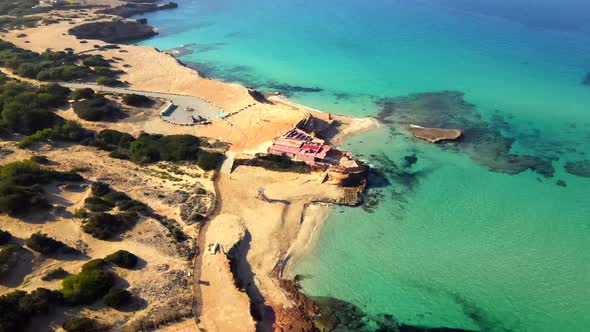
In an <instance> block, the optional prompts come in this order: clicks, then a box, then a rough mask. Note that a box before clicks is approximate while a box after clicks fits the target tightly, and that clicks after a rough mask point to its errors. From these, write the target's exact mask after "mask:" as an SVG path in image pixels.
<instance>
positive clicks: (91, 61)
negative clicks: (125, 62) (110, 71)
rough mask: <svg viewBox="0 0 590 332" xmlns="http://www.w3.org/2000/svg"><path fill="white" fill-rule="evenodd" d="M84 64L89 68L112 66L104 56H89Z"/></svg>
mask: <svg viewBox="0 0 590 332" xmlns="http://www.w3.org/2000/svg"><path fill="white" fill-rule="evenodd" d="M82 63H83V64H84V65H85V66H89V67H108V66H110V65H111V64H110V63H109V61H108V60H105V59H104V58H103V57H102V55H87V56H85V57H84V60H82Z"/></svg>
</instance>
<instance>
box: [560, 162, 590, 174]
mask: <svg viewBox="0 0 590 332" xmlns="http://www.w3.org/2000/svg"><path fill="white" fill-rule="evenodd" d="M565 171H566V172H568V173H570V174H572V175H575V176H580V177H584V178H590V160H580V161H568V162H567V163H565Z"/></svg>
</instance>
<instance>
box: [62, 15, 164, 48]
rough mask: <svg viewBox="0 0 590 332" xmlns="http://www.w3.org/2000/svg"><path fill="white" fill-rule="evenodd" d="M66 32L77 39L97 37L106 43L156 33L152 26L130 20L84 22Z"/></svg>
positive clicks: (141, 37) (146, 36)
mask: <svg viewBox="0 0 590 332" xmlns="http://www.w3.org/2000/svg"><path fill="white" fill-rule="evenodd" d="M68 32H69V33H70V34H71V35H73V36H75V37H76V38H78V39H98V40H102V41H104V42H107V43H115V42H121V41H126V40H138V39H143V38H148V37H152V36H155V35H157V34H158V33H157V32H156V30H155V29H154V28H153V27H151V26H149V25H147V24H141V23H138V22H136V21H130V20H119V21H106V22H92V23H86V24H82V25H78V26H76V27H73V28H71V29H70V30H69V31H68Z"/></svg>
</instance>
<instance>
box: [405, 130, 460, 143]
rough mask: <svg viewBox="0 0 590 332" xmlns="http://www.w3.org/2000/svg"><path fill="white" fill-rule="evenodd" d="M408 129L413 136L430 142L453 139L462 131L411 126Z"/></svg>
mask: <svg viewBox="0 0 590 332" xmlns="http://www.w3.org/2000/svg"><path fill="white" fill-rule="evenodd" d="M410 131H411V132H412V134H413V135H414V137H416V138H420V139H423V140H425V141H428V142H430V143H438V142H442V141H454V140H456V139H458V138H459V137H461V135H463V131H461V130H459V129H443V128H424V127H417V126H412V127H410Z"/></svg>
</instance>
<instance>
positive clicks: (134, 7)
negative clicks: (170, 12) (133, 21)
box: [97, 2, 178, 18]
mask: <svg viewBox="0 0 590 332" xmlns="http://www.w3.org/2000/svg"><path fill="white" fill-rule="evenodd" d="M177 7H178V4H177V3H175V2H168V3H162V4H160V3H126V4H124V5H121V6H117V7H112V8H107V9H102V10H99V11H97V13H99V14H107V15H116V16H121V17H124V18H127V17H131V16H133V15H140V14H144V13H149V12H155V11H158V10H163V9H172V8H177Z"/></svg>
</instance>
